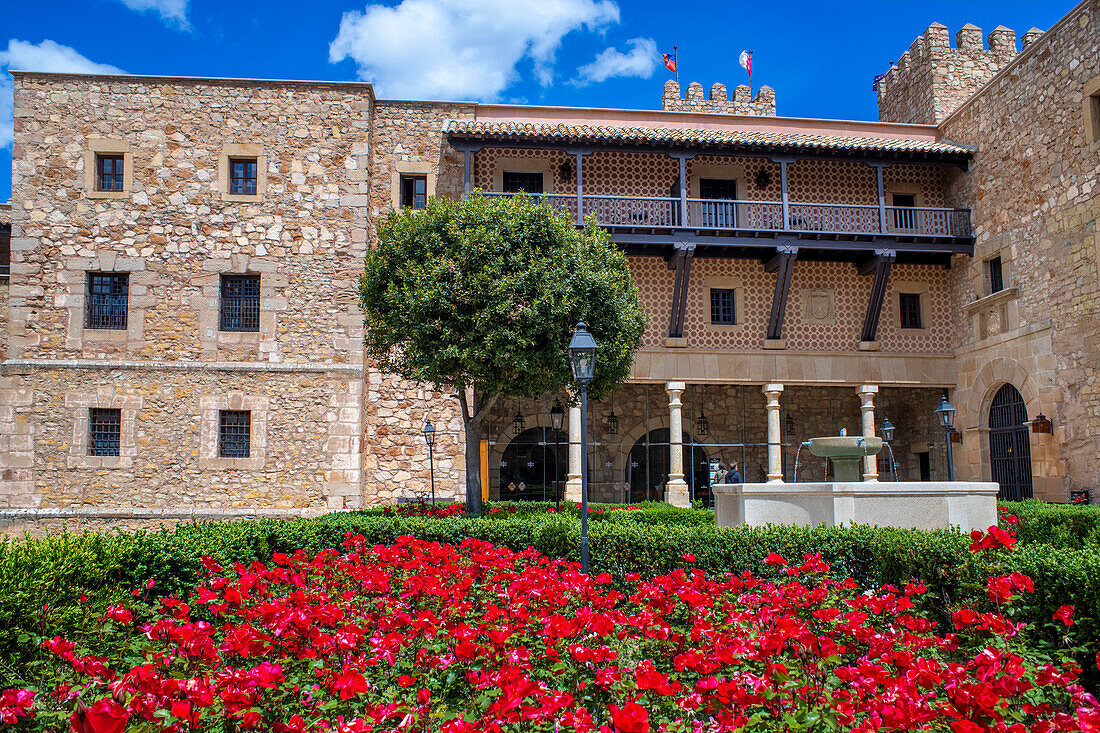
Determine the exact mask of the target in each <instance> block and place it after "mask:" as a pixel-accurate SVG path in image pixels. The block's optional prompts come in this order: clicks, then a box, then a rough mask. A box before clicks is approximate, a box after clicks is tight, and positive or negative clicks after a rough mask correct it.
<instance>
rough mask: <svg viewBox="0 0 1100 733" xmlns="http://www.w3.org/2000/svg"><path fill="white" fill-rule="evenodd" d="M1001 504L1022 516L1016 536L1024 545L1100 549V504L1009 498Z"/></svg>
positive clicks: (1007, 509)
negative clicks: (1037, 544) (1054, 502)
mask: <svg viewBox="0 0 1100 733" xmlns="http://www.w3.org/2000/svg"><path fill="white" fill-rule="evenodd" d="M1000 506H1001V507H1002V508H1003V509H1005V510H1006V511H1009V512H1011V513H1012V514H1015V515H1016V516H1017V517H1019V518H1020V521H1019V524H1017V526H1016V536H1017V538H1018V539H1019V540H1020V542H1021V543H1023V544H1035V543H1041V544H1045V545H1053V546H1055V547H1065V548H1070V549H1078V550H1079V549H1082V548H1085V547H1090V548H1097V549H1100V506H1097V505H1095V504H1092V505H1089V504H1084V505H1082V504H1048V503H1046V502H1042V501H1036V500H1035V499H1028V500H1027V501H1019V502H1015V501H1005V502H1001V504H1000Z"/></svg>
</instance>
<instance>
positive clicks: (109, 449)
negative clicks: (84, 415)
mask: <svg viewBox="0 0 1100 733" xmlns="http://www.w3.org/2000/svg"><path fill="white" fill-rule="evenodd" d="M121 434H122V410H119V409H117V408H116V409H111V408H105V407H92V408H90V409H89V410H88V455H90V456H117V455H118V454H119V442H120V436H121Z"/></svg>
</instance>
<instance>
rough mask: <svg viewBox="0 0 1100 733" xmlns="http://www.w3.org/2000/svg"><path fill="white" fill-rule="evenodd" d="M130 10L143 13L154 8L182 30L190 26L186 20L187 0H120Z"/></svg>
mask: <svg viewBox="0 0 1100 733" xmlns="http://www.w3.org/2000/svg"><path fill="white" fill-rule="evenodd" d="M120 2H121V3H122V4H123V5H125V6H126V7H128V8H129V9H130V10H136V11H137V12H139V13H144V12H145V11H147V10H155V11H156V12H157V13H159V14H160V17H161V18H163V19H164V20H166V21H173V22H175V23H176V24H177V25H178V26H179V27H180V28H181V29H182V30H187V29H188V28H190V24H188V22H187V3H188V0H120Z"/></svg>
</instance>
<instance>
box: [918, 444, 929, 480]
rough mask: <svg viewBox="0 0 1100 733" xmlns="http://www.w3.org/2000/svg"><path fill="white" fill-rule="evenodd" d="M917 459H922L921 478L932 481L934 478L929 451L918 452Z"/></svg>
mask: <svg viewBox="0 0 1100 733" xmlns="http://www.w3.org/2000/svg"><path fill="white" fill-rule="evenodd" d="M917 460H918V461H920V480H921V481H931V480H932V461H931V460H929V458H928V451H925V452H923V453H918V454H917Z"/></svg>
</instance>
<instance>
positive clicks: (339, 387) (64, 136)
mask: <svg viewBox="0 0 1100 733" xmlns="http://www.w3.org/2000/svg"><path fill="white" fill-rule="evenodd" d="M15 87H16V88H15V144H14V147H13V174H12V179H13V180H12V185H13V200H14V201H16V202H17V205H16V207H15V211H14V212H13V242H12V245H13V251H12V277H11V286H10V297H9V304H10V320H9V324H8V328H7V332H8V352H7V353H8V361H7V362H6V363H5V365H4V374H3V377H2V382H0V391H2V392H3V393H4V395H3V397H2V399H0V404H3V405H4V407H3V408H2V410H0V427H4V428H10V432H9V430H5V431H4V434H5V435H6V436H7V435H10V436H11V438H10V439H9V441H8V445H7V446H6V447H5V449H4V450H5V452H4V454H3V455H0V463H2V465H3V466H4V467H5V473H4V475H3V478H0V495H2V496H5V497H9V498H8V500H7V502H8V503H9V504H12V503H22V504H28V503H29V505H32V506H39V505H45V506H72V505H78V504H99V505H103V506H108V505H109V506H117V505H120V504H122V505H139V504H145V505H146V506H150V505H151V506H158V507H164V506H169V505H171V504H172V503H173V502H175V503H179V504H182V505H188V506H189V505H225V506H237V505H243V504H253V505H258V506H273V507H276V506H288V507H305V506H325V507H331V508H342V507H345V506H359V505H360V504H361V503H362V501H363V498H362V496H361V486H362V482H361V460H362V458H361V453H362V449H363V444H362V434H361V430H362V427H361V426H362V422H361V412H362V400H363V393H364V389H363V382H362V378H363V352H362V316H361V314H360V313H359V310H358V306H357V293H356V283H357V277H358V273H359V272H360V271H361V267H362V259H363V256H364V254H365V252H366V246H367V236H368V210H367V206H366V200H367V193H368V191H367V182H366V178H367V169H368V164H369V143H370V137H369V134H370V110H371V104H372V101H373V100H372V92H371V89H370V87H369V86H368V85H363V84H341V83H333V84H320V83H297V82H277V83H276V82H272V83H267V82H249V81H220V80H187V79H171V78H142V77H136V78H135V77H86V76H67V75H53V74H18V75H17V79H16V84H15ZM97 152H104V153H107V152H109V153H115V154H122V155H123V156H124V158H125V169H126V173H125V181H124V190H123V191H121V192H102V191H97V190H95V187H94V186H93V185H92V182H93V180H94V176H93V167H94V165H95V155H96V153H97ZM233 155H248V156H252V157H255V158H256V159H257V161H258V163H259V176H258V181H257V183H258V186H257V188H258V193H257V195H254V196H240V195H234V194H232V193H230V192H229V190H228V187H227V184H226V176H227V172H226V171H227V168H228V165H227V164H228V158H229V157H230V156H233ZM88 271H116V272H117V271H125V272H128V273H129V303H128V309H127V310H128V323H127V330H126V331H106V330H91V329H85V328H84V308H85V296H86V287H87V286H86V273H87V272H88ZM222 273H254V274H258V275H259V276H260V280H261V286H260V327H259V331H258V332H251V333H227V332H222V331H220V330H219V326H218V301H219V287H218V283H219V277H220V275H221V274H222ZM58 361H65V362H68V367H70V368H65V369H59V368H56V362H58ZM71 367H79V368H76V369H74V368H71ZM96 400H107V402H108V404H106V405H104V406H118V407H120V408H121V409H122V410H123V414H124V420H123V433H124V437H125V435H126V434H127V433H129V434H130V435H132V436H134V441H135V443H134V444H133V445H131V446H130V448H129V451H130V455H128V456H127V455H123V456H121V457H120V458H119V459H116V460H115V461H114V462H113V463H112V462H110V461H107V462H103V465H93V463H94V462H89V461H88V460H86V459H87V458H88V457H87V456H79V455H75V454H74V453H73V449H74V448H73V446H74V445H75V444H76V443H78V442H79V440H80V439H81V438H82V430H83V429H84V428H85V427H86V410H87V407H88V406H89V405H92V404H101V405H103V403H102V402H98V403H97V402H96ZM242 400H243V402H242ZM223 402H225V404H226V405H230V406H232V405H234V404H243V405H244V406H245V407H244V409H252V410H253V412H254V417H258V416H259V415H260V414H261V413H264V412H266V430H260V429H258V428H260V427H261V426H259V425H257V423H255V422H254V428H257V432H258V433H262V435H261V436H260V438H258V439H262V436H264V435H266V436H267V437H268V438H269V440H268V441H267V443H266V445H265V446H264V448H265V450H264V455H263V456H262V458H261V457H259V456H254V457H252V458H250V459H244V460H247V461H248V463H247V468H243V467H236V468H232V467H228V466H223V465H220V463H219V459H214V460H212V461H209V460H206V459H207V458H209V456H204V455H203V452H204V451H208V450H209V447H210V440H211V435H212V434H211V433H210V432H209V425H207V423H208V422H209V419H208V418H209V415H210V414H211V410H213V413H214V414H215V415H216V412H217V409H218V405H221V404H222V403H223ZM116 403H117V404H116ZM82 415H83V416H82ZM204 426H205V427H204ZM203 431H206V432H203ZM220 460H221V461H224V460H226V459H220Z"/></svg>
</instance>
